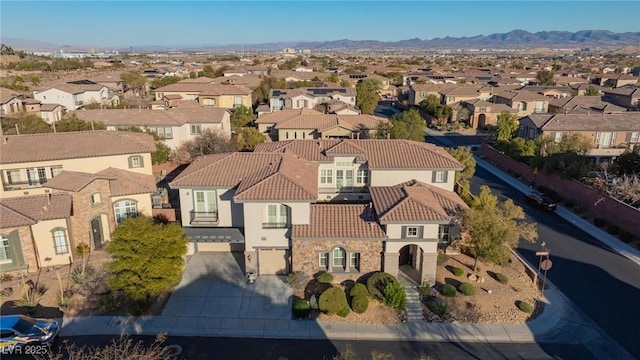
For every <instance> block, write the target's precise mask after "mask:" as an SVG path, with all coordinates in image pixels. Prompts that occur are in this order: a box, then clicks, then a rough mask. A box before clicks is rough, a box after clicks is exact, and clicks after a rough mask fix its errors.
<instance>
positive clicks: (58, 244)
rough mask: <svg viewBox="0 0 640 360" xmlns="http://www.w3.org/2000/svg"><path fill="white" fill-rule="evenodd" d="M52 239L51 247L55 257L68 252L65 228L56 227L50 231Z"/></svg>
mask: <svg viewBox="0 0 640 360" xmlns="http://www.w3.org/2000/svg"><path fill="white" fill-rule="evenodd" d="M51 237H52V238H53V247H54V249H55V251H56V255H60V254H66V253H68V252H69V244H68V243H67V231H66V229H65V228H61V227H57V228H55V229H53V230H51Z"/></svg>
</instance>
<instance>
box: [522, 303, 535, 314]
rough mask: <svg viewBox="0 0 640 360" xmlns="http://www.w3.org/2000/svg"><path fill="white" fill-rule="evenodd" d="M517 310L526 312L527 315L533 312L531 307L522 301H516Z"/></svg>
mask: <svg viewBox="0 0 640 360" xmlns="http://www.w3.org/2000/svg"><path fill="white" fill-rule="evenodd" d="M518 309H520V310H522V311H524V312H526V313H527V314H531V313H532V312H533V306H531V304H529V303H527V302H524V301H518Z"/></svg>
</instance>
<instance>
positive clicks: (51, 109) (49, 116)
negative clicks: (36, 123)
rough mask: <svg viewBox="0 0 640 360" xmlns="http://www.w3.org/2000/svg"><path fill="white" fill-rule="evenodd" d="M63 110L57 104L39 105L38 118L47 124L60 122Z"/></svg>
mask: <svg viewBox="0 0 640 360" xmlns="http://www.w3.org/2000/svg"><path fill="white" fill-rule="evenodd" d="M63 110H64V108H63V107H62V105H59V104H42V105H40V117H41V118H42V120H44V121H46V122H47V123H48V124H52V123H54V122H56V121H60V120H62V114H63Z"/></svg>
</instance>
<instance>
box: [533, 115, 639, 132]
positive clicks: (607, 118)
mask: <svg viewBox="0 0 640 360" xmlns="http://www.w3.org/2000/svg"><path fill="white" fill-rule="evenodd" d="M526 118H529V119H531V121H532V122H533V123H534V124H535V125H536V126H538V127H539V128H541V129H542V131H640V113H639V112H635V111H628V112H624V113H613V114H607V113H590V114H555V115H553V114H551V115H537V114H531V115H529V116H527V117H526ZM526 118H525V119H526Z"/></svg>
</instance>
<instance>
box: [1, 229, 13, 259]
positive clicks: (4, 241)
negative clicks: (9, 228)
mask: <svg viewBox="0 0 640 360" xmlns="http://www.w3.org/2000/svg"><path fill="white" fill-rule="evenodd" d="M11 261H12V260H11V248H10V247H9V238H8V237H6V236H4V235H0V264H6V263H10V262H11Z"/></svg>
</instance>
